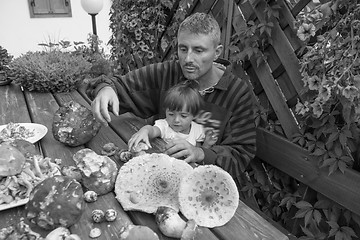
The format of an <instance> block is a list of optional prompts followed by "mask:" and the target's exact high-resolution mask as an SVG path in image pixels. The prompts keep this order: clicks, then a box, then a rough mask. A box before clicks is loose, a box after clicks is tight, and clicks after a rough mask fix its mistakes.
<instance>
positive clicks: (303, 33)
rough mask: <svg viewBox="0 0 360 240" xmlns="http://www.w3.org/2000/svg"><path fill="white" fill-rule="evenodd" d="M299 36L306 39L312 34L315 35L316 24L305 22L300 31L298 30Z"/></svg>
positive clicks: (303, 39)
mask: <svg viewBox="0 0 360 240" xmlns="http://www.w3.org/2000/svg"><path fill="white" fill-rule="evenodd" d="M297 36H298V37H299V38H300V40H302V41H305V40H307V39H308V38H310V36H315V26H314V24H312V23H310V24H308V23H303V24H302V25H301V26H300V27H299V29H298V31H297Z"/></svg>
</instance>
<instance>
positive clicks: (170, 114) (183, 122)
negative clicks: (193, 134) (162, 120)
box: [165, 107, 194, 134]
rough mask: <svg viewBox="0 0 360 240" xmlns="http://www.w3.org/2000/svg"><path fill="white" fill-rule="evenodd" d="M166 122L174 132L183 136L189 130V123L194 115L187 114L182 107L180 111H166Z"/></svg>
mask: <svg viewBox="0 0 360 240" xmlns="http://www.w3.org/2000/svg"><path fill="white" fill-rule="evenodd" d="M165 113H166V121H167V122H168V124H169V126H170V127H171V128H172V129H173V130H174V131H175V132H180V133H183V134H188V133H189V132H190V128H191V121H192V120H193V119H194V115H192V114H191V113H189V112H188V111H187V110H186V108H185V107H184V108H183V110H182V111H170V110H169V109H166V112H165Z"/></svg>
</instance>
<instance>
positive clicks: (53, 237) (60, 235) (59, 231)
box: [45, 227, 70, 240]
mask: <svg viewBox="0 0 360 240" xmlns="http://www.w3.org/2000/svg"><path fill="white" fill-rule="evenodd" d="M69 235H70V231H69V229H67V228H65V227H57V228H55V229H54V230H52V231H51V232H50V233H49V234H48V235H46V238H45V240H63V239H64V238H65V237H67V236H69Z"/></svg>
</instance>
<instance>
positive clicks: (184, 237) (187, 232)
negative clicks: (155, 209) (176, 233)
mask: <svg viewBox="0 0 360 240" xmlns="http://www.w3.org/2000/svg"><path fill="white" fill-rule="evenodd" d="M197 227H198V226H197V224H196V222H195V221H194V220H193V219H190V220H188V221H187V222H186V226H185V228H184V231H183V232H182V234H181V239H180V240H194V239H195V237H196V234H197V229H198V228H197Z"/></svg>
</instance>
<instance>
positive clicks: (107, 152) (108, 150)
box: [101, 142, 119, 157]
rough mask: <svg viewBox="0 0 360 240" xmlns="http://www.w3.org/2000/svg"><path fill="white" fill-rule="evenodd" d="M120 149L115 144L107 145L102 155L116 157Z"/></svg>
mask: <svg viewBox="0 0 360 240" xmlns="http://www.w3.org/2000/svg"><path fill="white" fill-rule="evenodd" d="M118 149H119V148H118V147H117V146H116V145H115V144H114V143H112V142H110V143H106V144H105V145H104V146H103V148H102V150H101V154H102V155H106V156H108V157H110V156H112V155H114V154H115V153H116V151H117V150H118Z"/></svg>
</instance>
